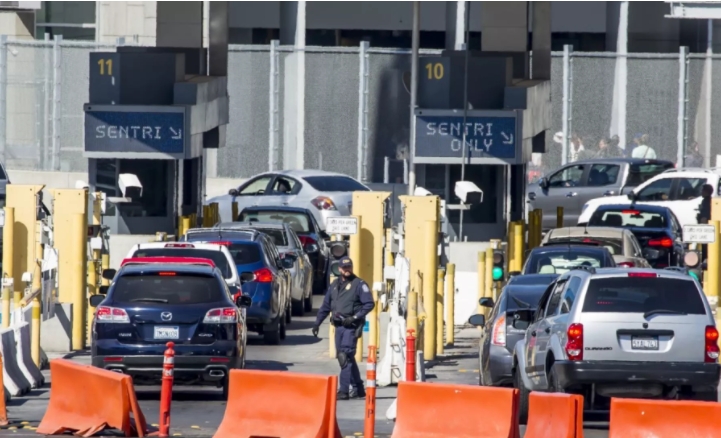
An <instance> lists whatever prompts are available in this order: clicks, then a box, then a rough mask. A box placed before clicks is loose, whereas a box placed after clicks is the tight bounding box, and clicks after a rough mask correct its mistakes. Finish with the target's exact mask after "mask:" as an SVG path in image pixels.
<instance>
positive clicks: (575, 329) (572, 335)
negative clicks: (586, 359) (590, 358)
mask: <svg viewBox="0 0 721 438" xmlns="http://www.w3.org/2000/svg"><path fill="white" fill-rule="evenodd" d="M567 334H568V340H567V341H566V355H567V356H568V359H569V360H574V361H578V360H583V324H578V323H574V324H571V325H570V326H568V332H567Z"/></svg>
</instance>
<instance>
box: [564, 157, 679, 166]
mask: <svg viewBox="0 0 721 438" xmlns="http://www.w3.org/2000/svg"><path fill="white" fill-rule="evenodd" d="M593 163H629V164H673V162H672V161H669V160H657V159H648V158H623V157H617V158H589V159H587V160H578V161H574V162H573V164H593Z"/></svg>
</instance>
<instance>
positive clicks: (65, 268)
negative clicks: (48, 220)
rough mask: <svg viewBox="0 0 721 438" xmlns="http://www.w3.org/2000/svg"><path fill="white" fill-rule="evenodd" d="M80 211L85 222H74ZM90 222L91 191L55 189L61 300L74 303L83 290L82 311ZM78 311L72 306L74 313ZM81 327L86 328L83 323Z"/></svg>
mask: <svg viewBox="0 0 721 438" xmlns="http://www.w3.org/2000/svg"><path fill="white" fill-rule="evenodd" d="M78 214H80V215H82V217H83V219H82V221H80V219H77V220H78V221H80V222H82V224H81V223H80V222H77V223H76V222H75V220H76V215H78ZM18 222H19V221H18ZM88 222H89V221H88V194H87V191H86V190H78V189H56V190H53V240H54V241H53V246H54V247H55V249H57V250H58V256H59V263H58V301H59V302H60V303H63V304H71V303H75V302H76V300H77V297H76V294H80V293H82V305H81V309H82V310H83V312H85V311H86V306H85V304H86V300H85V296H86V295H85V294H86V291H85V284H86V281H87V278H86V273H85V270H86V268H87V266H86V262H87V260H86V259H87V253H86V251H87V233H88V231H87V224H88ZM81 225H82V231H81ZM81 239H82V240H81ZM81 242H82V243H81ZM81 247H82V257H81V256H79V255H78V256H76V254H80V252H79V251H80V250H81ZM80 260H82V266H77V264H78V263H80ZM78 269H80V271H78ZM77 272H81V273H82V274H78V275H80V277H79V278H75V273H77ZM81 290H82V291H81ZM76 310H77V309H75V308H73V312H75V311H76ZM83 315H84V313H83ZM83 319H84V316H83V317H82V318H80V321H83ZM71 321H72V319H71ZM81 327H84V325H82V326H81ZM83 330H84V329H82V328H81V338H82V333H84V331H83Z"/></svg>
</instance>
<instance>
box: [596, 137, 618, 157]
mask: <svg viewBox="0 0 721 438" xmlns="http://www.w3.org/2000/svg"><path fill="white" fill-rule="evenodd" d="M623 156H624V153H623V150H621V148H619V147H618V142H615V143H614V142H613V141H612V140H611V139H610V138H602V139H601V140H599V142H598V153H597V154H596V158H620V157H623Z"/></svg>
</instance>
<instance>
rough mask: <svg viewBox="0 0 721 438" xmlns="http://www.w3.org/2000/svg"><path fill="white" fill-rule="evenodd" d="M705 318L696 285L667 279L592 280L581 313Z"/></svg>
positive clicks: (615, 278) (627, 278) (616, 278)
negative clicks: (662, 313) (644, 314)
mask: <svg viewBox="0 0 721 438" xmlns="http://www.w3.org/2000/svg"><path fill="white" fill-rule="evenodd" d="M657 310H660V311H666V312H673V313H682V314H683V313H685V314H688V315H704V314H706V309H705V307H704V304H703V300H702V298H701V294H700V293H699V291H698V288H697V287H696V283H695V282H694V281H693V280H692V279H691V278H690V277H689V279H688V280H684V279H680V278H668V277H627V276H625V275H624V276H622V277H611V278H595V279H592V280H591V281H590V282H589V283H588V290H587V292H586V298H585V300H584V302H583V311H584V312H601V313H611V312H613V313H651V312H654V311H657Z"/></svg>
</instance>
